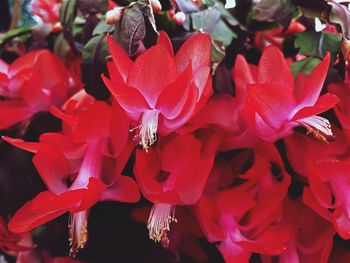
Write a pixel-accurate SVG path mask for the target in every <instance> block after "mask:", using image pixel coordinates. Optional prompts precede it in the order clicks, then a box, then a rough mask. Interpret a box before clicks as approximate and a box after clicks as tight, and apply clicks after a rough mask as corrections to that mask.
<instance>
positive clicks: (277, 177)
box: [198, 146, 290, 263]
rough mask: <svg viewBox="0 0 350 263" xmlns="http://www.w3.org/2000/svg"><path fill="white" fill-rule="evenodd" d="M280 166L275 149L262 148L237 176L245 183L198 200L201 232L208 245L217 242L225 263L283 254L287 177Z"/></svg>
mask: <svg viewBox="0 0 350 263" xmlns="http://www.w3.org/2000/svg"><path fill="white" fill-rule="evenodd" d="M245 165H246V164H245V163H242V166H243V167H244V166H245ZM282 165H283V164H282V161H281V159H280V158H279V156H278V153H277V151H276V150H275V149H273V148H271V147H270V146H262V147H261V148H259V149H258V150H257V151H256V155H255V157H254V163H253V166H252V167H251V168H250V169H249V170H247V172H246V173H245V174H241V175H240V176H239V177H240V179H241V180H244V181H243V182H242V183H241V184H239V182H237V183H238V184H239V185H236V186H232V187H231V188H229V189H225V190H221V191H218V192H216V193H215V192H213V193H212V194H211V195H206V196H203V197H202V198H201V200H200V202H199V204H198V218H199V221H200V223H201V226H202V229H203V231H204V233H205V235H206V237H207V239H208V240H209V241H210V242H220V244H219V245H218V249H219V251H220V252H221V254H222V255H223V257H224V258H225V261H226V262H235V263H236V262H237V263H240V262H242V263H245V262H248V260H249V258H250V255H251V253H253V252H255V253H260V254H267V255H279V254H281V253H283V252H284V251H285V249H286V241H287V239H288V231H287V229H285V227H284V225H283V224H281V223H280V222H279V218H280V216H281V204H282V202H283V199H284V198H285V195H286V193H287V190H288V186H289V183H290V178H289V175H288V174H287V173H286V172H285V171H284V170H283V166H282ZM243 167H242V168H243ZM238 169H239V168H238Z"/></svg>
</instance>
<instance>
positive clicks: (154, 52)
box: [127, 45, 178, 107]
mask: <svg viewBox="0 0 350 263" xmlns="http://www.w3.org/2000/svg"><path fill="white" fill-rule="evenodd" d="M177 75H178V73H177V70H176V66H175V62H174V59H173V58H172V57H171V56H170V54H169V52H168V51H167V50H166V49H165V48H164V47H163V46H160V45H156V46H153V47H151V48H150V49H148V50H147V51H146V52H144V53H143V54H142V55H140V56H139V57H138V58H137V59H136V61H135V63H134V65H133V67H132V69H131V71H130V74H129V76H128V80H127V85H128V86H130V87H133V88H136V89H137V90H138V91H139V92H140V93H141V94H142V95H143V96H144V97H145V99H146V100H147V102H148V103H149V104H150V105H151V106H152V107H154V105H155V104H156V101H157V98H158V96H159V94H160V93H161V92H162V90H163V89H164V88H165V87H166V86H168V85H169V84H171V83H173V82H174V81H175V80H176V78H177Z"/></svg>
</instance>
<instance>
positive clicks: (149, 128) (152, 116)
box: [139, 110, 159, 150]
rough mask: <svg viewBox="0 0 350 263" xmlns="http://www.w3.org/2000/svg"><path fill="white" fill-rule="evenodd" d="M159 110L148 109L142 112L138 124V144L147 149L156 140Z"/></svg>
mask: <svg viewBox="0 0 350 263" xmlns="http://www.w3.org/2000/svg"><path fill="white" fill-rule="evenodd" d="M158 115H159V111H157V110H149V111H146V112H144V113H143V115H142V123H141V126H140V134H139V137H140V144H141V145H142V147H143V148H144V149H146V150H147V148H148V147H149V146H151V145H152V144H154V143H155V141H156V140H157V129H158Z"/></svg>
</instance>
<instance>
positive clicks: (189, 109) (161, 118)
mask: <svg viewBox="0 0 350 263" xmlns="http://www.w3.org/2000/svg"><path fill="white" fill-rule="evenodd" d="M107 40H108V46H109V50H110V52H111V55H112V58H113V61H111V62H108V69H109V74H110V78H111V79H108V78H107V77H105V76H102V78H103V80H104V82H105V84H106V85H107V87H108V89H109V90H110V91H111V93H112V94H113V96H114V98H115V99H116V100H117V102H118V103H119V104H120V105H121V106H122V107H123V108H124V109H125V111H126V112H127V114H128V115H129V117H130V118H132V120H134V121H135V122H136V123H138V126H137V128H139V130H140V132H139V141H140V144H142V146H143V147H144V148H148V147H149V146H150V145H152V144H153V143H154V142H155V140H156V133H157V132H159V133H160V134H161V135H166V134H168V133H169V132H172V131H175V130H176V129H178V128H179V127H181V126H182V125H184V124H185V123H186V122H187V120H189V118H190V117H191V116H192V115H193V114H194V112H195V111H197V110H198V109H199V108H200V107H201V106H202V105H203V104H204V103H205V102H206V100H207V98H208V97H209V96H210V95H211V93H212V88H211V77H210V45H211V44H210V37H209V35H207V34H197V35H195V36H192V37H191V38H190V39H188V40H187V41H186V42H185V43H184V44H183V45H182V47H181V48H180V50H179V51H178V52H177V54H176V56H174V53H173V47H172V45H171V42H170V40H169V38H168V36H167V35H166V34H165V33H164V32H162V33H161V34H160V36H159V39H158V44H157V45H155V46H153V47H151V48H150V49H148V50H146V51H145V52H144V53H143V54H141V55H140V56H139V57H138V58H137V59H136V61H135V62H133V61H132V60H131V59H130V58H129V57H128V55H127V53H126V52H125V51H124V50H123V49H122V48H121V47H120V46H119V45H118V44H117V43H116V42H114V41H113V40H112V38H111V37H110V36H107Z"/></svg>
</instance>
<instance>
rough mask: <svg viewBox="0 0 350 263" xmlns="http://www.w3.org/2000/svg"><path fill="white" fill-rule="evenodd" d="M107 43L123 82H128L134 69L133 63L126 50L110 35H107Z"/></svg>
mask: <svg viewBox="0 0 350 263" xmlns="http://www.w3.org/2000/svg"><path fill="white" fill-rule="evenodd" d="M107 43H108V48H109V51H110V52H111V55H112V58H113V63H114V65H115V66H116V68H117V70H118V72H119V74H120V75H121V76H122V78H123V80H124V81H126V79H127V77H128V74H129V72H130V70H131V68H132V65H133V61H132V60H131V59H130V58H129V56H128V54H127V53H126V52H125V51H124V49H123V48H122V47H121V46H120V45H119V44H118V43H117V42H116V41H115V40H114V39H113V38H112V37H111V36H110V35H109V34H107Z"/></svg>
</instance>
